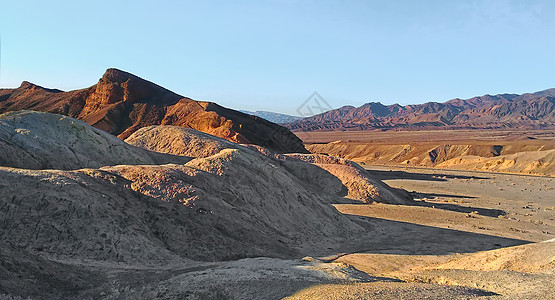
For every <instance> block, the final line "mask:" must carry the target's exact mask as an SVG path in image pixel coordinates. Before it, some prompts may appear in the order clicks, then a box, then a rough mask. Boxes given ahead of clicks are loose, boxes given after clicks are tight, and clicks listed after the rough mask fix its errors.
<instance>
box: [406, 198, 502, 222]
mask: <svg viewBox="0 0 555 300" xmlns="http://www.w3.org/2000/svg"><path fill="white" fill-rule="evenodd" d="M414 206H424V207H432V208H437V209H444V210H449V211H455V212H461V213H477V214H479V215H482V216H486V217H495V218H497V217H498V216H504V215H506V214H507V213H506V212H505V211H504V210H501V209H491V208H481V207H473V206H462V205H457V204H451V203H433V202H426V201H417V202H415V204H414Z"/></svg>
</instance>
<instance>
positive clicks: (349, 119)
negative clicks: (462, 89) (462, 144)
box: [286, 89, 555, 131]
mask: <svg viewBox="0 0 555 300" xmlns="http://www.w3.org/2000/svg"><path fill="white" fill-rule="evenodd" d="M554 108H555V89H548V90H545V91H540V92H536V93H527V94H522V95H518V94H500V95H493V96H492V95H485V96H481V97H474V98H470V99H466V100H463V99H458V98H457V99H453V100H450V101H447V102H443V103H438V102H428V103H424V104H418V105H406V106H402V105H399V104H393V105H388V106H386V105H383V104H381V103H379V102H370V103H366V104H364V105H362V106H360V107H354V106H343V107H341V108H338V109H334V110H330V111H327V112H324V113H321V114H318V115H315V116H312V117H308V118H304V119H301V120H297V121H294V122H291V123H288V124H286V126H287V127H289V128H290V129H292V130H296V131H317V130H324V131H325V130H367V129H375V128H385V129H387V128H408V129H423V128H555V110H554Z"/></svg>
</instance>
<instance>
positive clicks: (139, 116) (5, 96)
mask: <svg viewBox="0 0 555 300" xmlns="http://www.w3.org/2000/svg"><path fill="white" fill-rule="evenodd" d="M17 110H35V111H42V112H50V113H58V114H63V115H67V116H70V117H73V118H77V119H81V120H83V121H85V122H86V123H88V124H90V125H93V126H95V127H97V128H100V129H102V130H104V131H107V132H109V133H111V134H114V135H117V136H118V137H120V138H122V139H125V138H127V137H128V136H130V135H131V134H132V133H133V132H135V131H136V130H138V129H140V128H142V127H145V126H150V125H175V126H181V127H186V128H192V129H196V130H199V131H202V132H206V133H209V134H212V135H215V136H218V137H222V138H225V139H227V140H229V141H233V142H237V143H245V144H256V145H262V146H265V147H268V148H270V149H273V150H275V151H278V152H284V153H291V152H296V153H307V150H306V149H305V148H304V146H303V144H302V141H301V140H300V139H299V138H297V136H295V135H294V134H293V133H291V132H290V131H289V129H287V128H285V127H282V126H280V125H277V124H274V123H272V122H269V121H266V120H264V119H262V118H258V117H256V116H251V115H248V114H244V113H241V112H239V111H235V110H232V109H228V108H225V107H222V106H220V105H218V104H216V103H213V102H208V101H195V100H192V99H190V98H187V97H183V96H181V95H178V94H176V93H174V92H172V91H170V90H167V89H165V88H163V87H161V86H159V85H156V84H154V83H152V82H150V81H147V80H144V79H142V78H140V77H138V76H135V75H133V74H130V73H128V72H124V71H121V70H118V69H113V68H112V69H108V70H106V72H105V73H104V75H103V76H102V78H100V80H99V81H98V83H97V84H95V85H93V86H91V87H89V88H85V89H81V90H74V91H68V92H64V91H61V90H58V89H48V88H44V87H41V86H38V85H36V84H33V83H30V82H26V81H24V82H23V83H22V84H21V86H20V87H19V88H16V89H0V113H4V112H8V111H17Z"/></svg>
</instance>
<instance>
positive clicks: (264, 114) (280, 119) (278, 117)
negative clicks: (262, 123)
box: [240, 110, 302, 124]
mask: <svg viewBox="0 0 555 300" xmlns="http://www.w3.org/2000/svg"><path fill="white" fill-rule="evenodd" d="M240 112H242V113H245V114H249V115H253V116H257V117H260V118H262V119H266V120H268V121H270V122H274V123H276V124H285V123H291V122H295V121H297V120H300V119H302V118H301V117H298V116H291V115H286V114H280V113H275V112H271V111H263V110H257V111H248V110H240Z"/></svg>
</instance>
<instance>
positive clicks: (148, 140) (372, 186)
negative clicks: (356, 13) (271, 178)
mask: <svg viewBox="0 0 555 300" xmlns="http://www.w3.org/2000/svg"><path fill="white" fill-rule="evenodd" d="M125 141H126V142H127V143H130V144H132V145H135V146H138V147H144V148H145V149H148V150H151V151H158V152H163V153H169V154H177V155H187V156H192V157H208V156H210V155H215V154H217V153H219V152H221V151H222V150H224V149H237V150H238V151H239V152H241V153H245V154H248V155H251V156H253V157H256V156H260V157H264V159H266V160H268V163H269V164H273V165H275V166H276V168H277V167H278V166H279V167H282V168H284V169H286V170H287V171H288V172H289V173H290V174H291V175H292V176H294V177H296V178H298V179H300V181H301V182H302V183H303V184H304V185H305V186H306V187H307V188H309V189H312V190H313V191H316V192H318V193H322V192H323V193H325V194H327V195H334V196H337V197H346V198H348V199H352V200H357V201H362V202H366V203H370V202H383V203H393V204H409V203H411V202H412V197H411V196H410V195H409V194H408V193H406V192H405V191H403V190H399V189H393V188H391V187H389V186H388V185H387V184H385V183H383V182H382V181H380V180H379V179H376V178H372V177H371V176H370V175H369V174H368V173H367V172H366V171H365V170H364V169H363V168H361V167H360V166H359V165H358V164H356V163H354V162H351V161H348V160H345V159H341V158H336V157H331V156H325V155H317V154H285V155H284V154H280V153H275V152H273V151H271V150H268V149H267V148H264V147H261V146H257V145H238V144H235V143H232V142H229V141H226V140H224V139H221V138H218V137H215V136H212V135H209V134H206V133H203V132H199V131H196V130H193V129H187V128H182V127H176V126H164V125H161V126H150V127H145V128H142V129H140V130H138V131H137V132H135V133H134V134H133V135H131V136H130V137H129V138H127V139H126V140H125ZM337 197H336V198H337ZM336 198H335V199H336ZM335 199H333V198H332V200H331V201H332V202H334V201H336V200H335Z"/></svg>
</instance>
